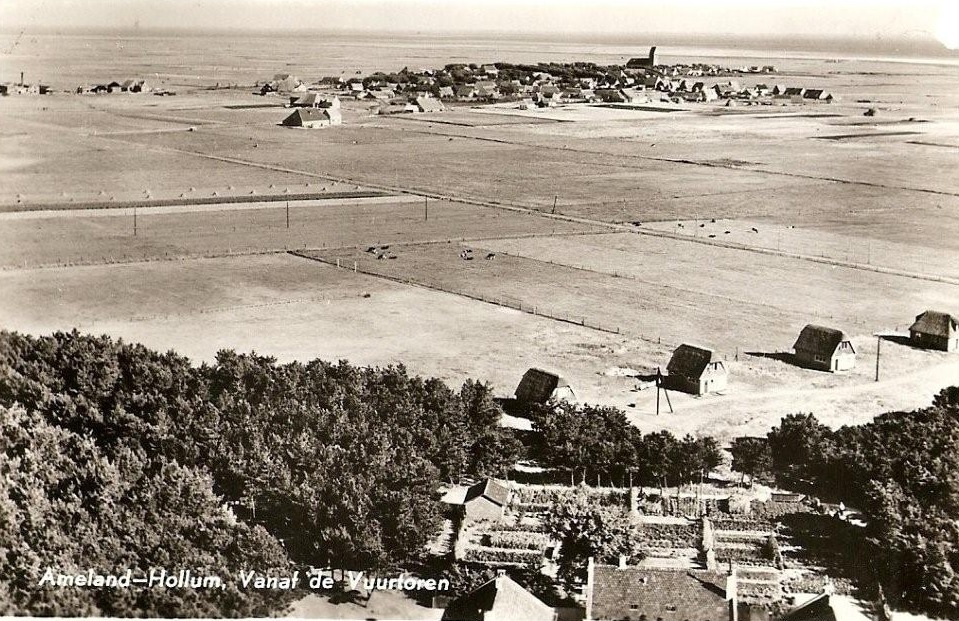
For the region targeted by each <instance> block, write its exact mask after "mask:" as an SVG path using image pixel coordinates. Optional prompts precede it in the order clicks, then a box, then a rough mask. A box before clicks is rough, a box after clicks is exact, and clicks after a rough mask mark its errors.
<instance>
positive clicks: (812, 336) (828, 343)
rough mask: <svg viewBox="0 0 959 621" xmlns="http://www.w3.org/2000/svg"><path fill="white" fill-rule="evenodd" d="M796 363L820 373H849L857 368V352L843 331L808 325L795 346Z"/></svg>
mask: <svg viewBox="0 0 959 621" xmlns="http://www.w3.org/2000/svg"><path fill="white" fill-rule="evenodd" d="M793 349H794V350H795V352H796V362H798V363H799V364H801V365H802V366H806V367H809V368H811V369H819V370H820V371H830V372H836V371H848V370H849V369H851V368H853V367H854V366H856V350H855V348H854V347H853V346H852V343H851V342H850V340H849V338H848V337H847V336H846V335H845V333H843V331H842V330H836V329H835V328H826V327H823V326H817V325H813V324H809V325H807V326H806V327H805V328H803V329H802V332H800V333H799V338H797V339H796V343H795V344H794V345H793Z"/></svg>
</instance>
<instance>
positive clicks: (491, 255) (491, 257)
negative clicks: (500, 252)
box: [486, 252, 496, 261]
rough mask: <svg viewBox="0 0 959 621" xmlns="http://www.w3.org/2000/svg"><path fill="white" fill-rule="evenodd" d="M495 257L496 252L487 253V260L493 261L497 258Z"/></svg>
mask: <svg viewBox="0 0 959 621" xmlns="http://www.w3.org/2000/svg"><path fill="white" fill-rule="evenodd" d="M495 258H496V253H495V252H490V253H489V254H487V255H486V260H487V261H492V260H493V259H495Z"/></svg>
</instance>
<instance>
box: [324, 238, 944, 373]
mask: <svg viewBox="0 0 959 621" xmlns="http://www.w3.org/2000/svg"><path fill="white" fill-rule="evenodd" d="M466 247H469V248H472V250H473V256H474V259H473V260H471V261H467V260H463V259H461V258H460V256H459V253H460V251H462V250H463V249H464V248H466ZM490 252H493V253H496V256H495V259H492V260H487V259H486V258H485V257H486V256H487V255H488V254H489V253H490ZM316 254H317V256H321V257H323V258H326V259H328V260H336V259H340V260H341V262H342V264H343V265H352V263H353V262H354V261H355V262H358V265H359V267H360V269H363V270H368V271H371V272H374V273H378V274H383V275H386V276H389V277H392V278H396V279H399V280H406V279H409V280H412V281H413V282H418V283H423V284H426V285H430V286H436V287H439V288H441V289H444V290H449V291H456V292H460V293H463V294H467V295H481V296H483V297H486V298H490V299H497V300H502V301H503V302H504V303H507V304H510V305H512V306H514V307H516V306H519V305H522V307H523V308H524V309H528V308H533V307H534V306H538V310H539V312H543V313H546V312H548V313H551V314H555V315H558V316H561V317H569V318H570V319H571V320H573V321H579V320H580V319H583V318H585V319H586V322H587V323H591V324H594V325H597V324H598V325H600V326H605V327H608V328H613V329H615V328H619V329H620V331H621V332H622V333H623V334H627V335H631V336H634V337H639V338H644V339H646V340H649V341H657V342H662V343H664V344H668V345H672V346H676V345H678V344H679V343H682V342H687V341H691V342H694V343H698V344H703V345H707V346H712V347H713V348H714V349H716V350H718V351H722V352H723V353H725V354H727V355H729V356H730V357H733V356H734V355H735V354H736V352H737V351H738V352H746V351H761V352H769V353H772V352H778V351H788V350H789V349H790V348H791V347H792V344H793V341H794V340H795V337H796V335H798V333H799V330H800V329H801V328H802V327H803V326H804V325H805V324H807V323H820V324H823V325H830V326H835V327H838V328H840V329H843V330H845V331H846V332H848V333H850V334H853V335H861V336H869V335H871V334H873V333H874V332H877V331H881V330H884V331H888V330H896V329H898V330H904V329H906V328H907V327H908V325H909V324H910V323H911V322H912V320H913V318H914V317H915V315H916V314H918V313H919V312H921V311H922V310H925V309H926V308H945V309H952V310H953V312H956V311H957V310H959V309H955V308H953V307H955V306H956V305H957V301H959V286H957V285H952V284H946V283H938V282H930V281H925V280H917V279H913V278H906V277H901V276H894V275H889V274H879V273H874V272H867V271H862V270H856V269H850V268H844V267H836V266H832V265H825V264H821V263H812V262H805V261H797V260H795V259H790V258H785V257H779V256H770V255H765V254H758V253H753V252H749V251H746V250H739V249H730V248H717V247H713V246H706V245H703V244H696V243H689V242H686V241H683V240H674V239H664V238H657V237H649V236H642V235H636V234H632V233H614V234H597V235H579V236H569V237H567V238H565V239H564V240H563V242H562V243H561V244H560V243H557V240H556V239H552V238H548V237H545V238H535V239H514V240H507V239H496V240H484V241H481V242H477V243H475V244H453V245H449V244H428V245H417V246H406V247H403V248H401V249H398V250H396V252H395V254H396V259H395V260H380V259H377V258H376V257H375V256H374V255H371V254H370V253H367V252H363V251H362V250H354V251H350V250H347V249H342V250H328V251H317V252H316ZM662 364H663V365H665V361H664V362H663V363H662Z"/></svg>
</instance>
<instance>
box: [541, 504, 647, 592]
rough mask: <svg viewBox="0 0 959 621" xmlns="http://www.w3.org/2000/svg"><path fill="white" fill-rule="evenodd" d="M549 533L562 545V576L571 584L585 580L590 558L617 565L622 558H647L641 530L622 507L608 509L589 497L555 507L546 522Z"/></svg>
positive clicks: (634, 559) (635, 559) (560, 560)
mask: <svg viewBox="0 0 959 621" xmlns="http://www.w3.org/2000/svg"><path fill="white" fill-rule="evenodd" d="M545 524H546V532H547V533H549V535H550V536H551V537H552V538H553V539H555V540H556V541H559V542H560V557H559V561H558V564H559V572H560V576H561V577H562V578H563V579H565V580H566V581H567V582H568V583H572V582H573V581H574V580H575V579H577V578H579V579H583V578H585V570H586V564H587V561H588V559H589V558H594V559H595V560H596V561H597V562H600V563H616V562H617V561H618V559H619V557H620V556H626V557H628V558H630V559H632V560H633V561H637V560H640V559H642V558H643V557H644V555H643V553H642V552H641V550H640V546H639V544H640V539H639V537H638V530H639V528H640V525H638V524H637V523H635V522H633V521H632V520H631V519H630V517H629V513H628V512H627V511H626V510H625V509H623V508H622V507H618V506H609V507H604V506H600V505H597V504H596V503H595V502H593V501H591V500H590V498H589V497H588V496H587V495H586V494H582V493H581V494H577V495H575V496H573V497H571V498H569V499H567V500H566V501H564V502H562V503H560V504H558V505H557V506H555V507H553V508H552V510H551V511H550V512H549V514H547V518H546V520H545Z"/></svg>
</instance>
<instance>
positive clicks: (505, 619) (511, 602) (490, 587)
mask: <svg viewBox="0 0 959 621" xmlns="http://www.w3.org/2000/svg"><path fill="white" fill-rule="evenodd" d="M443 619H444V621H500V620H502V621H514V620H516V621H553V620H554V619H556V611H555V610H553V609H552V608H550V607H549V606H547V605H546V604H544V603H543V602H542V601H541V600H540V599H539V598H537V597H536V596H535V595H533V594H532V593H530V592H529V591H527V590H526V589H524V588H523V587H521V586H520V585H519V584H518V583H516V582H515V581H514V580H513V579H512V578H510V577H509V576H507V575H505V574H504V573H500V575H498V576H496V577H495V578H493V579H492V580H490V581H489V582H487V583H486V584H484V585H482V586H480V587H479V588H477V589H476V590H475V591H471V592H470V593H467V594H466V595H464V596H462V597H458V598H456V599H455V600H453V601H452V602H450V603H449V605H448V606H447V607H446V612H444V613H443Z"/></svg>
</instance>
